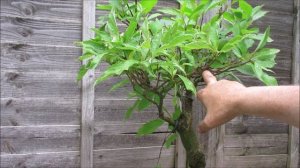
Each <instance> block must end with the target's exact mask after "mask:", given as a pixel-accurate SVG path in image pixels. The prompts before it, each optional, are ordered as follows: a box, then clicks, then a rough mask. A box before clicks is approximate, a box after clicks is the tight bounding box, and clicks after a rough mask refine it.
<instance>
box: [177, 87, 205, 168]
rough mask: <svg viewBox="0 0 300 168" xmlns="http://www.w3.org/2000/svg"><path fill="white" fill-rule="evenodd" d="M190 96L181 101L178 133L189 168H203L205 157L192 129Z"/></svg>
mask: <svg viewBox="0 0 300 168" xmlns="http://www.w3.org/2000/svg"><path fill="white" fill-rule="evenodd" d="M191 96H192V94H191V93H187V94H186V96H185V97H184V98H183V99H182V100H181V101H182V111H183V113H182V114H183V115H182V116H181V117H180V119H179V128H178V130H177V131H178V133H179V135H180V138H181V141H182V144H183V146H184V148H185V150H186V153H187V161H188V165H189V167H190V168H204V167H205V155H204V154H203V152H202V151H201V149H200V146H199V142H198V138H197V135H196V132H195V130H194V128H192V114H193V99H192V98H191Z"/></svg>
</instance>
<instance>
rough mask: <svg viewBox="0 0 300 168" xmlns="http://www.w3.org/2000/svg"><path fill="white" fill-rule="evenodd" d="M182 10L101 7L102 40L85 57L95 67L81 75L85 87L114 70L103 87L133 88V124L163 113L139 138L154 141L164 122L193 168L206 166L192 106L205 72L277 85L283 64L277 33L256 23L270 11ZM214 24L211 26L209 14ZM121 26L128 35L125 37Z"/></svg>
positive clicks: (208, 5) (188, 2) (182, 0)
mask: <svg viewBox="0 0 300 168" xmlns="http://www.w3.org/2000/svg"><path fill="white" fill-rule="evenodd" d="M178 2H179V4H180V8H179V9H178V8H164V9H160V10H158V11H157V10H155V11H154V10H153V8H154V7H155V6H156V4H157V0H140V1H138V0H135V1H128V0H110V1H109V4H107V5H98V6H97V8H98V9H99V10H107V11H109V14H107V15H105V16H101V17H100V18H99V23H100V25H99V28H95V29H94V31H95V37H94V38H92V39H89V40H86V41H83V42H81V46H82V48H83V51H84V54H83V55H82V56H81V57H80V58H79V59H80V60H85V61H86V62H87V64H85V65H82V67H81V68H80V71H79V73H78V80H81V79H82V77H83V76H84V75H85V74H86V72H87V71H88V70H90V69H96V68H97V67H98V66H99V64H100V62H105V63H107V64H108V68H107V69H106V70H105V71H104V72H103V73H102V74H101V75H100V76H99V77H97V79H96V80H95V85H98V84H101V82H103V81H105V80H107V79H109V78H112V77H114V76H125V79H124V80H122V81H120V82H119V83H117V84H115V85H114V86H112V90H115V89H117V88H119V87H122V86H124V85H125V84H127V83H130V84H131V86H132V88H133V92H132V93H131V94H130V96H131V97H135V98H136V102H135V103H134V104H133V105H132V106H131V107H130V108H129V109H128V111H127V112H126V114H125V118H129V117H130V116H131V115H132V113H133V112H134V111H136V110H137V111H142V110H144V109H146V108H148V107H149V106H150V105H154V106H155V107H157V111H158V116H157V117H158V118H157V119H155V120H151V121H149V122H147V123H145V124H144V125H143V126H142V127H141V128H140V129H139V130H138V134H139V135H146V134H151V133H153V132H154V131H156V130H157V128H158V127H160V126H162V125H163V124H164V123H167V124H168V125H169V129H170V132H171V133H170V135H169V136H168V138H167V139H166V140H165V146H166V147H169V146H170V145H171V144H172V143H173V141H175V140H176V137H177V135H179V136H180V137H181V140H182V143H183V146H184V147H185V149H186V151H187V156H188V157H187V160H188V165H189V166H190V167H191V168H202V167H205V156H204V154H203V152H202V150H201V149H200V147H199V142H198V139H197V137H196V133H195V131H194V129H193V128H192V120H193V119H192V115H193V111H192V102H193V96H194V95H195V94H196V88H197V87H198V86H200V85H203V79H202V76H201V74H202V72H203V71H204V70H210V71H211V72H212V73H213V74H214V75H217V76H223V77H224V76H232V77H235V78H236V79H238V78H237V77H236V76H235V74H236V73H242V74H245V75H249V76H253V77H256V78H258V79H259V80H261V81H262V82H263V83H265V84H266V85H276V84H277V82H276V79H275V78H274V77H272V76H271V75H269V74H270V73H271V72H272V71H271V70H270V68H272V67H273V66H274V65H275V61H274V60H275V56H276V54H277V53H278V52H279V50H278V49H274V48H269V47H266V44H267V43H268V42H271V41H272V39H271V38H270V37H269V36H270V35H269V34H270V28H267V29H266V30H264V31H263V33H260V30H259V28H257V27H255V26H253V22H255V21H256V20H258V19H260V18H261V17H263V16H264V15H265V14H266V13H267V12H265V11H263V10H262V6H257V7H252V6H251V5H250V4H248V3H247V2H246V1H245V0H233V1H232V2H231V3H228V1H227V0H201V1H200V2H198V1H197V0H178ZM209 11H215V14H214V15H213V17H211V18H210V19H209V20H208V21H204V20H205V19H204V17H205V16H206V14H207V12H209ZM120 24H123V25H125V27H126V28H125V30H124V31H121V30H120V26H118V25H120ZM167 96H168V97H171V98H172V100H173V101H172V103H173V106H174V110H173V111H168V109H167V108H166V106H165V104H166V103H165V101H164V100H165V99H166V97H167Z"/></svg>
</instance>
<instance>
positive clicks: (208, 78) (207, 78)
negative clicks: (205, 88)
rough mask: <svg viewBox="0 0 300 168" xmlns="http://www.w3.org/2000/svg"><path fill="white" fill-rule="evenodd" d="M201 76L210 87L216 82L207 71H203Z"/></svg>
mask: <svg viewBox="0 0 300 168" xmlns="http://www.w3.org/2000/svg"><path fill="white" fill-rule="evenodd" d="M202 76H203V79H204V81H205V83H206V84H207V85H211V84H214V83H216V82H217V79H216V77H215V76H214V75H213V74H212V73H211V72H209V71H204V72H203V73H202Z"/></svg>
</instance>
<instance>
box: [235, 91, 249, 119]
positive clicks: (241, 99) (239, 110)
mask: <svg viewBox="0 0 300 168" xmlns="http://www.w3.org/2000/svg"><path fill="white" fill-rule="evenodd" d="M250 90H251V89H249V88H247V87H245V88H244V89H240V90H239V91H238V93H237V96H236V99H235V101H234V109H235V110H234V111H235V113H236V115H237V116H239V115H245V114H247V110H246V108H245V107H246V106H247V105H246V103H247V101H248V97H249V93H250Z"/></svg>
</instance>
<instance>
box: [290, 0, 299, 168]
mask: <svg viewBox="0 0 300 168" xmlns="http://www.w3.org/2000/svg"><path fill="white" fill-rule="evenodd" d="M299 5H300V4H299V0H294V13H295V15H294V31H293V37H294V44H293V58H292V61H293V63H292V64H293V68H292V84H294V85H299V75H300V74H299V70H300V69H299V61H300V58H299V57H300V56H299V52H300V51H299V50H300V48H299V45H300V44H299V29H300V26H299V19H300V14H299ZM288 149H289V153H288V162H287V167H288V168H296V167H298V166H299V165H300V163H299V129H298V128H296V127H293V126H289V146H288Z"/></svg>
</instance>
